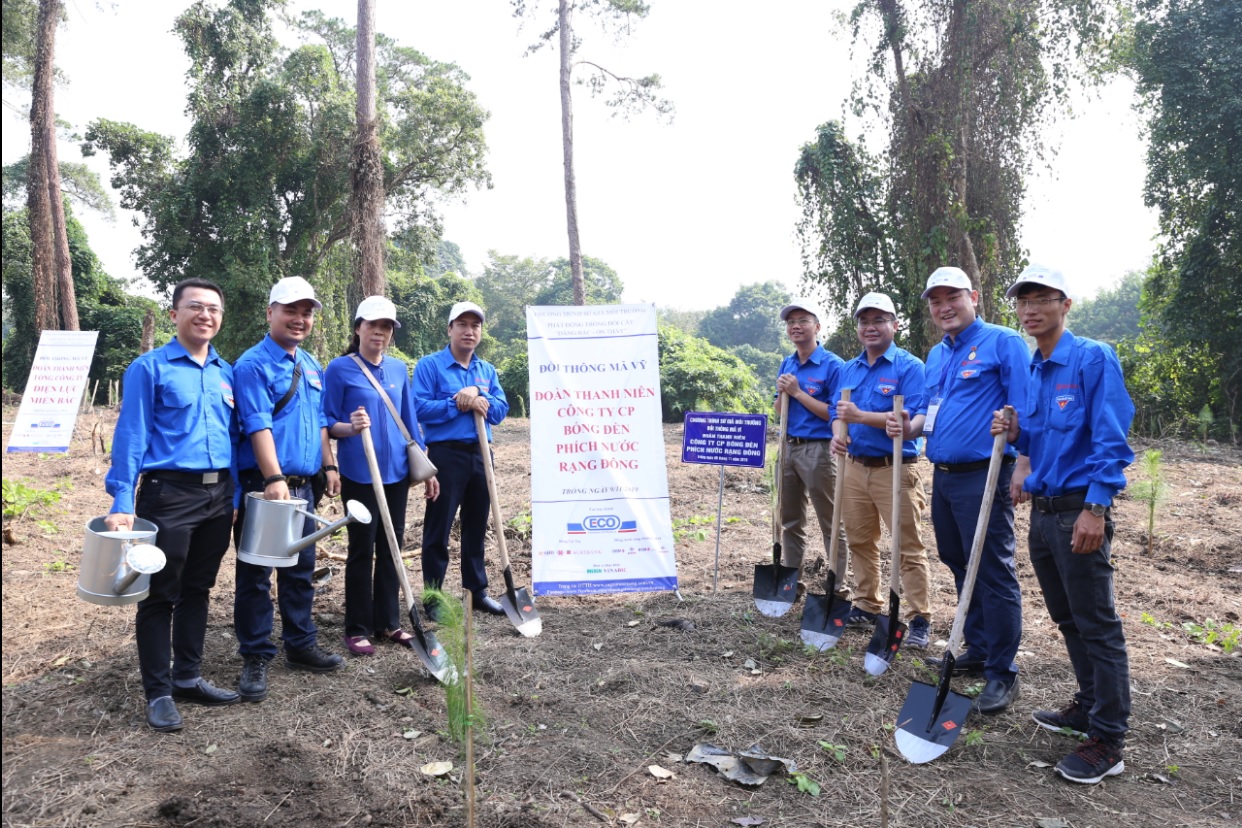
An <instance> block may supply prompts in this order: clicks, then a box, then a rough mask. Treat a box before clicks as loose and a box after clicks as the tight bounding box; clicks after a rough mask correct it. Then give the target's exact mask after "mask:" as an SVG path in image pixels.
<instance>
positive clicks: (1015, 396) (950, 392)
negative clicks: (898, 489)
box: [927, 319, 1031, 463]
mask: <svg viewBox="0 0 1242 828" xmlns="http://www.w3.org/2000/svg"><path fill="white" fill-rule="evenodd" d="M1030 358H1031V352H1030V349H1028V348H1027V347H1026V342H1025V341H1024V340H1023V339H1022V335H1021V334H1019V333H1018V332H1017V331H1014V330H1010V329H1009V328H1002V327H1001V326H999V325H993V324H991V323H990V322H984V321H983V320H982V319H975V321H974V322H972V323H971V324H970V325H969V326H968V327H967V328H966V329H965V330H963V331H962V332H961V333H960V334H958V337H957V342H953V341H952V340H951V339H950V338H949V337H948V336H947V335H946V336H945V337H944V339H943V340H942V341H941V342H940V344H938V345H936V346H935V347H934V348H932V349H931V353H930V354H928V355H927V404H928V417H929V418H930V416H931V407H932V405H933V404H934V402H935V400H936V398H937V397H939V398H940V409H939V411H938V412H937V414H936V422H935V425H934V427H933V429H932V430H931V431H930V432H927V459H928V460H930V461H932V462H933V463H974V462H978V461H980V460H987V459H988V458H990V457H991V456H992V442H993V440H992V433H991V430H992V412H993V411H997V410H999V409H1000V408H1002V407H1003V406H1005V405H1012V406H1013V407H1014V410H1015V411H1016V410H1018V406H1020V405H1022V404H1023V403H1024V402H1025V401H1026V375H1027V370H1028V368H1027V365H1028V363H1029V362H1030ZM1005 454H1006V455H1008V456H1010V457H1012V456H1015V455H1016V454H1017V452H1016V450H1015V449H1014V448H1013V446H1007V447H1006V449H1005Z"/></svg>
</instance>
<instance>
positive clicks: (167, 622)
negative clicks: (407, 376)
mask: <svg viewBox="0 0 1242 828" xmlns="http://www.w3.org/2000/svg"><path fill="white" fill-rule="evenodd" d="M169 317H170V318H171V319H172V322H173V325H175V326H176V330H177V333H176V336H175V337H174V338H173V339H172V340H171V341H170V342H169V343H168V344H167V345H165V346H164V347H162V348H156V349H155V350H153V351H148V352H147V353H145V354H143V355H142V356H140V357H138V358H137V359H135V360H134V361H133V362H132V363H130V366H129V367H128V368H127V369H125V401H124V402H123V403H122V405H121V413H120V414H119V415H118V417H117V423H116V434H115V436H114V437H113V442H112V468H110V469H109V470H108V475H107V477H106V478H105V485H106V487H107V491H108V494H110V495H112V510H111V514H109V515H108V516H107V517H106V518H105V519H104V523H105V525H106V526H107V527H108V529H109V530H110V531H129V530H131V529H133V526H134V516H135V515H137V516H138V517H140V518H142V519H144V520H149V521H151V522H152V523H154V524H155V525H156V526H157V527H158V528H159V546H160V549H161V550H163V552H164V555H165V557H166V559H167V563H166V564H165V566H164V568H163V569H162V570H160V571H159V572H156V573H155V574H154V575H152V576H151V587H150V593H149V594H148V595H147V597H146V598H144V599H142V600H141V601H139V602H138V605H137V615H136V617H135V619H134V636H135V638H136V639H137V643H138V667H139V670H140V671H141V673H142V688H143V691H144V693H145V695H146V699H147V724H148V725H150V726H151V728H152V729H153V730H157V731H160V732H171V731H176V730H180V729H181V728H182V727H183V726H184V723H183V721H182V718H181V713H180V712H179V711H178V710H177V704H176V702H177V701H182V702H188V703H190V704H201V705H206V706H208V707H216V706H220V705H226V704H236V703H237V702H238V701H239V700H240V699H239V696H238V695H237V694H236V693H234V692H233V691H232V690H222V689H220V688H218V687H214V686H212V685H211V684H210V683H209V682H208V681H207V680H206V679H205V678H203V673H202V665H203V645H204V643H205V640H206V637H207V599H208V596H209V594H210V592H211V588H212V587H213V586H215V583H216V574H217V572H219V570H220V561H221V560H223V559H224V553H225V552H227V551H228V548H229V533H230V529H231V527H232V526H233V518H234V515H235V514H236V509H237V499H236V497H235V494H234V482H235V478H236V476H237V440H238V429H237V417H236V415H235V414H234V410H233V406H234V401H233V368H232V366H230V365H229V364H228V363H227V362H225V361H224V360H223V359H221V358H220V355H219V354H217V353H216V349H215V348H214V347H212V345H211V340H212V339H214V338H215V335H216V334H218V333H219V332H220V326H221V324H222V323H223V321H224V292H223V291H221V290H220V287H219V285H216V284H215V283H214V282H209V281H207V280H206V279H186V280H184V281H182V282H180V283H178V284H177V286H176V287H174V288H173V294H172V309H171V310H170V311H169ZM139 483H141V489H138V486H139ZM135 489H138V491H137V496H136V497H135ZM170 663H171V665H172V666H171V669H170V667H169V664H170Z"/></svg>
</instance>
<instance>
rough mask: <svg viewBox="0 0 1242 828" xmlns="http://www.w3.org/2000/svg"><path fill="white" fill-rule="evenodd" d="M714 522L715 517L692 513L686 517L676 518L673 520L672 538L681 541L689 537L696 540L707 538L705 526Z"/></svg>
mask: <svg viewBox="0 0 1242 828" xmlns="http://www.w3.org/2000/svg"><path fill="white" fill-rule="evenodd" d="M713 523H715V518H710V517H704V516H702V515H694V516H692V517H688V518H677V519H676V520H674V521H673V540H674V541H681V540H684V539H685V538H687V537H688V538H690V539H691V540H696V541H705V540H707V536H708V531H707V528H706V526H710V525H711V524H713Z"/></svg>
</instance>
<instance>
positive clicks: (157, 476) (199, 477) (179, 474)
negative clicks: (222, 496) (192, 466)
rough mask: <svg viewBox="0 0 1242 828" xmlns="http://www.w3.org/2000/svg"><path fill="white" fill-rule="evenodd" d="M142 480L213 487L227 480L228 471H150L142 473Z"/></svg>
mask: <svg viewBox="0 0 1242 828" xmlns="http://www.w3.org/2000/svg"><path fill="white" fill-rule="evenodd" d="M142 479H143V480H171V481H173V482H175V483H194V484H197V485H199V486H214V485H215V484H217V483H219V482H220V481H222V480H228V479H229V470H228V469H212V470H210V471H195V472H187V471H174V470H172V469H151V470H150V471H147V472H144V473H143V475H142Z"/></svg>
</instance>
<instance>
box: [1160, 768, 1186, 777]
mask: <svg viewBox="0 0 1242 828" xmlns="http://www.w3.org/2000/svg"><path fill="white" fill-rule="evenodd" d="M1164 769H1165V772H1167V773H1168V774H1169V776H1170V777H1172V778H1173V779H1176V778H1177V775H1178V774H1179V773H1181V770H1182V766H1181V765H1165V766H1164Z"/></svg>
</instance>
